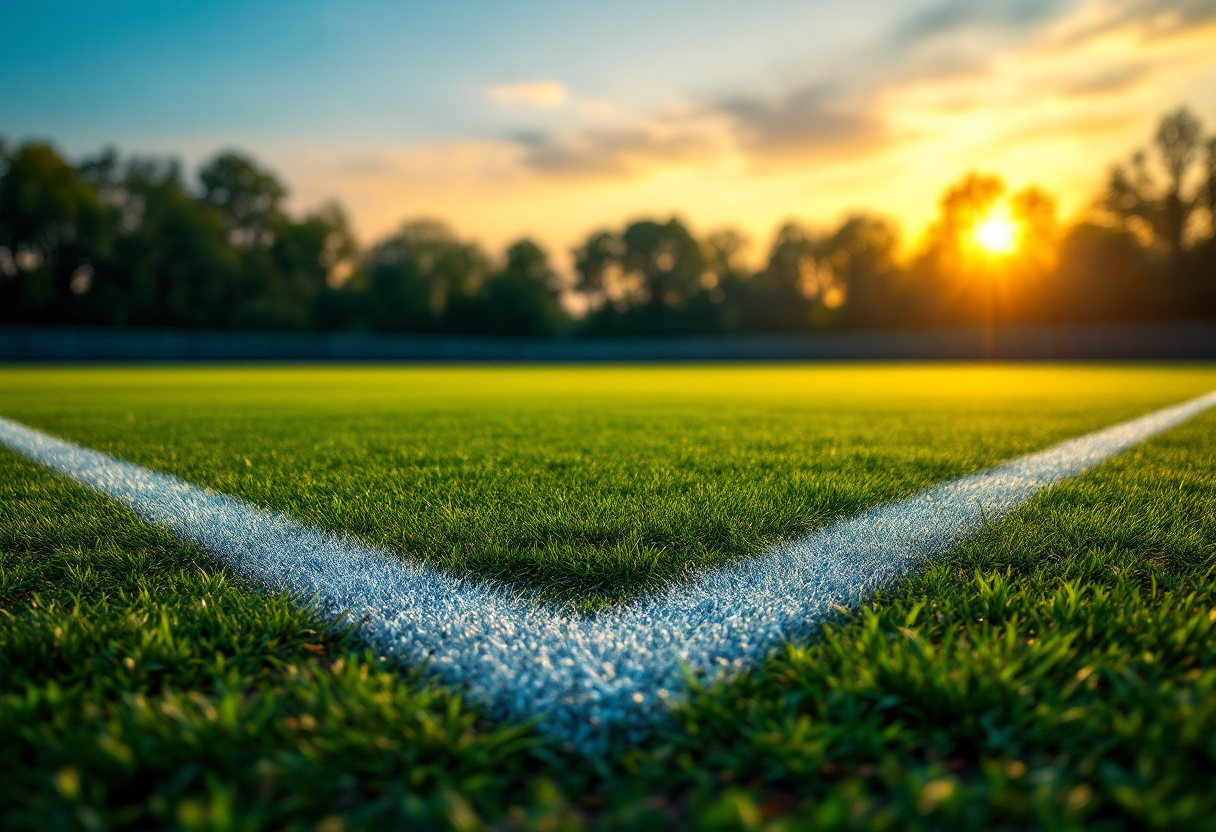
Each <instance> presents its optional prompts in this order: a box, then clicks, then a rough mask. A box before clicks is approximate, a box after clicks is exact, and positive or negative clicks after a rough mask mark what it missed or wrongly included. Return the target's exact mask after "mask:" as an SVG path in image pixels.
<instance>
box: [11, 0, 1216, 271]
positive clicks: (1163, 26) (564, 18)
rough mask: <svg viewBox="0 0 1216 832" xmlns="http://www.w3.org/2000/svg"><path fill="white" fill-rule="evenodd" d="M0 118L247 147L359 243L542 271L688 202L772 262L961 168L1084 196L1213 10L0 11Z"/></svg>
mask: <svg viewBox="0 0 1216 832" xmlns="http://www.w3.org/2000/svg"><path fill="white" fill-rule="evenodd" d="M0 19H2V20H3V21H4V28H5V30H6V34H5V37H4V39H3V40H4V44H3V48H0V136H3V137H5V138H6V139H7V140H8V141H9V142H19V141H22V140H26V139H35V138H37V139H49V140H50V141H52V142H53V143H54V144H55V145H56V146H57V147H59V148H60V149H61V150H62V151H63V152H65V153H67V154H68V155H69V156H70V157H71V158H73V159H79V158H82V157H84V156H86V155H88V154H91V153H94V152H96V151H98V150H99V149H101V148H102V147H105V146H114V147H116V148H118V149H119V150H120V151H122V152H123V153H140V154H155V155H173V156H176V157H179V158H181V159H183V160H184V161H185V162H186V163H187V165H188V166H190V167H191V168H193V167H194V166H197V165H198V164H199V163H200V162H202V161H204V160H205V159H207V158H208V157H209V156H210V155H212V154H214V153H215V152H217V151H219V150H221V149H239V150H241V151H243V152H246V153H250V154H252V155H253V156H255V157H256V158H257V159H258V160H259V161H260V162H261V163H262V164H263V165H265V166H266V167H268V168H270V169H271V170H273V171H274V172H275V173H276V175H278V176H279V177H280V178H281V179H282V180H283V181H284V182H285V183H286V184H287V186H288V189H289V191H290V203H289V205H290V207H291V208H292V209H293V210H296V211H304V210H308V209H312V208H316V207H318V206H320V205H321V204H323V203H324V202H326V201H327V200H331V199H332V200H337V201H338V202H339V203H340V204H341V205H342V206H343V207H344V208H345V210H346V211H347V213H348V215H349V216H350V218H351V221H352V223H353V225H354V228H355V230H356V232H357V235H358V237H359V238H360V240H361V241H362V242H364V243H370V242H373V241H374V240H375V239H376V238H378V237H381V236H383V235H385V234H387V233H390V232H391V231H392V230H393V229H394V228H395V227H397V226H398V225H400V224H401V222H403V221H404V220H407V219H415V218H421V217H427V218H438V219H442V220H444V221H445V222H447V223H448V224H449V225H450V226H452V227H453V228H454V229H455V230H456V231H457V233H459V234H460V235H462V236H465V237H469V238H474V239H477V240H479V241H481V242H482V243H484V244H486V245H487V246H489V247H490V248H491V250H496V249H499V248H501V247H502V246H503V245H504V244H506V243H508V242H509V241H511V240H513V239H516V238H518V237H520V236H524V235H527V236H531V237H533V238H534V239H537V240H538V241H540V242H541V243H542V244H544V245H546V246H547V247H548V248H549V249H550V250H551V251H552V252H553V253H554V254H555V256H556V258H557V260H558V262H559V263H564V262H567V257H568V253H569V250H570V248H571V247H572V246H574V245H576V244H577V243H578V242H579V241H580V240H582V239H583V238H585V237H586V235H587V234H588V233H589V232H591V231H594V230H597V229H600V228H604V227H620V226H622V225H623V224H624V223H625V222H627V221H629V220H632V219H637V218H640V217H659V218H665V217H667V216H669V215H672V214H674V215H678V216H679V217H681V218H682V219H683V220H684V221H686V222H687V223H689V224H690V226H691V227H692V228H693V230H694V232H696V233H707V232H709V231H712V230H714V229H717V228H720V227H723V226H732V227H735V228H738V229H741V230H742V231H743V232H744V233H745V234H746V235H748V236H749V237H750V238H751V239H752V240H753V241H754V245H753V256H759V255H762V254H763V252H764V250H765V248H766V247H767V245H768V242H769V240H770V239H771V236H772V233H773V231H774V230H775V228H776V227H777V226H778V225H779V224H780V223H782V222H784V221H787V220H791V219H792V220H796V221H800V222H803V223H805V224H808V225H810V226H812V227H820V228H826V227H829V226H830V225H831V224H833V223H835V222H838V221H839V220H840V219H841V218H842V217H843V216H845V215H847V214H848V213H850V212H854V211H858V210H867V211H870V212H874V213H878V214H881V215H884V216H886V217H889V218H890V219H892V220H894V221H896V222H897V223H898V224H899V225H900V227H901V228H902V229H903V232H904V235H905V239H907V240H908V241H910V242H914V241H915V239H916V237H917V235H919V234H920V233H921V231H922V230H923V228H924V226H925V224H926V223H927V222H928V221H930V220H931V219H932V217H933V215H934V213H935V211H936V206H937V202H938V199H939V197H940V195H941V193H942V191H943V190H944V189H945V188H946V187H947V186H949V185H950V184H951V183H952V182H954V181H956V180H958V179H959V178H960V177H961V176H962V175H963V174H965V173H966V172H968V171H972V170H975V171H981V172H986V173H994V174H997V175H1000V176H1002V177H1004V178H1005V179H1006V181H1007V182H1009V184H1010V185H1011V186H1012V187H1014V188H1018V187H1022V186H1025V185H1029V184H1037V185H1039V186H1041V187H1043V188H1045V189H1046V190H1047V191H1049V192H1051V193H1052V194H1054V195H1055V196H1056V197H1057V199H1058V200H1059V203H1060V208H1061V212H1062V214H1063V216H1064V217H1065V218H1068V217H1072V216H1077V215H1079V214H1080V213H1082V212H1083V211H1084V210H1085V209H1086V208H1087V206H1088V205H1089V204H1091V203H1092V200H1093V198H1094V196H1095V195H1096V193H1097V192H1098V190H1099V189H1100V188H1101V185H1102V183H1103V181H1104V179H1105V176H1106V171H1107V168H1108V166H1109V164H1110V163H1111V162H1114V161H1118V160H1121V159H1124V158H1126V157H1127V156H1128V155H1129V154H1130V153H1131V152H1132V151H1133V150H1135V149H1136V148H1138V147H1141V146H1144V145H1146V144H1148V143H1149V142H1150V141H1151V137H1152V133H1153V130H1154V127H1155V124H1156V122H1157V121H1158V120H1159V118H1160V117H1161V116H1162V115H1164V114H1165V113H1167V112H1169V111H1172V110H1174V109H1176V108H1177V107H1179V106H1181V105H1183V104H1186V105H1188V106H1190V107H1191V108H1192V110H1194V111H1195V112H1196V113H1197V114H1198V115H1200V116H1201V117H1202V118H1203V119H1204V120H1205V122H1206V124H1207V126H1208V129H1209V131H1216V0H901V2H896V0H822V1H821V2H801V3H794V2H787V0H748V2H734V3H726V2H721V1H720V0H698V2H684V0H649V2H635V0H616V2H608V0H604V1H603V2H597V3H592V2H584V0H563V1H562V2H549V0H515V2H511V3H506V2H499V3H491V2H483V1H481V0H443V2H430V0H399V1H398V2H392V3H390V2H370V1H369V0H345V2H319V0H290V2H286V1H283V0H242V2H227V1H226V0H215V1H214V2H202V1H201V0H173V2H170V1H169V0H165V1H164V2H158V3H153V2H133V0H108V1H107V2H62V0H35V1H30V2H27V0H0Z"/></svg>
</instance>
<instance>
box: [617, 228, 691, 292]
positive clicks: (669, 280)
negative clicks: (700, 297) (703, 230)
mask: <svg viewBox="0 0 1216 832" xmlns="http://www.w3.org/2000/svg"><path fill="white" fill-rule="evenodd" d="M621 242H622V244H623V251H622V253H621V270H622V272H623V273H624V275H625V280H626V281H627V282H631V283H632V284H633V285H636V287H637V289H636V292H635V298H636V301H637V302H641V303H645V304H647V305H648V306H649V307H650V308H651V309H652V310H655V311H656V312H661V311H662V310H665V309H674V308H676V307H679V306H682V305H683V304H684V303H685V302H687V301H688V299H689V298H691V297H692V296H693V295H694V294H696V292H697V291H699V290H700V288H701V275H703V274H704V273H705V271H706V269H707V268H708V266H709V263H708V261H707V260H706V258H705V253H704V252H703V251H702V250H701V246H700V244H699V243H698V242H697V241H696V239H695V238H694V237H693V236H692V234H691V233H690V232H689V231H688V229H687V228H685V227H684V225H683V224H682V223H681V222H680V221H679V220H677V219H676V218H674V217H673V218H671V219H670V220H668V221H667V222H666V223H657V222H654V221H652V220H642V221H639V222H635V223H631V224H630V225H629V227H628V228H626V229H625V233H624V234H622V235H621ZM630 278H633V280H632V281H631V280H630Z"/></svg>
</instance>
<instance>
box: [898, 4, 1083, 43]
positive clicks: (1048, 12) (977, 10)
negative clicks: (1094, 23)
mask: <svg viewBox="0 0 1216 832" xmlns="http://www.w3.org/2000/svg"><path fill="white" fill-rule="evenodd" d="M1070 6H1072V4H1071V3H1069V2H1067V0H947V2H945V3H939V4H938V5H936V6H933V7H930V8H927V9H924V10H922V11H919V12H917V13H916V14H914V15H912V16H910V17H908V18H907V19H905V20H904V21H903V22H902V23H900V24H898V25H897V26H896V27H895V29H894V31H893V32H892V34H891V42H892V44H893V45H895V46H897V47H898V48H901V49H904V50H910V49H914V48H916V47H917V46H920V45H921V44H923V43H925V42H927V41H931V40H934V39H937V38H940V37H942V36H944V35H951V34H957V33H959V32H962V31H965V30H974V29H977V28H1000V29H1001V30H1003V31H1006V32H1009V31H1018V30H1026V29H1032V28H1034V27H1037V26H1039V25H1040V24H1042V23H1044V22H1047V21H1050V20H1054V19H1057V18H1058V17H1060V16H1061V15H1062V14H1063V13H1064V12H1066V11H1068V9H1069V7H1070Z"/></svg>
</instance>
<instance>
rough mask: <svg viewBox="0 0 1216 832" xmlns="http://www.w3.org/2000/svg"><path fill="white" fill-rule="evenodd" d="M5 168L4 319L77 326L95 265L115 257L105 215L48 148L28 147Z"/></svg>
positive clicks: (0, 219) (1, 232)
mask: <svg viewBox="0 0 1216 832" xmlns="http://www.w3.org/2000/svg"><path fill="white" fill-rule="evenodd" d="M3 161H4V165H3V175H2V176H0V314H2V315H3V316H4V318H5V319H8V320H22V321H29V322H39V323H41V322H46V323H50V322H57V321H61V320H64V319H70V318H71V310H72V308H73V299H74V296H75V294H76V293H78V290H80V289H82V288H83V289H86V290H87V288H88V284H91V281H92V274H93V268H94V263H95V262H96V261H97V260H99V259H100V258H102V257H105V256H106V255H107V254H108V252H109V249H110V245H111V229H110V227H109V224H108V223H107V217H106V211H105V207H104V206H103V204H102V202H101V200H100V199H99V197H98V195H97V191H96V189H95V188H93V187H92V186H91V185H90V184H89V183H88V182H86V181H84V180H82V179H81V178H80V176H78V175H77V172H76V170H75V168H73V167H72V166H71V165H70V164H68V162H67V161H65V160H64V159H63V158H62V157H61V156H59V154H58V153H57V152H56V151H55V149H54V148H53V147H51V146H50V145H48V144H41V143H37V142H31V143H28V144H24V145H22V146H21V147H20V148H18V149H17V151H16V152H15V153H12V154H11V155H10V154H5V155H4V157H3ZM74 279H75V280H76V282H75V283H73V280H74Z"/></svg>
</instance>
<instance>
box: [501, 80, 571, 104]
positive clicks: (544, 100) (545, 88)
mask: <svg viewBox="0 0 1216 832" xmlns="http://www.w3.org/2000/svg"><path fill="white" fill-rule="evenodd" d="M486 94H487V95H489V96H490V98H491V99H492V100H494V101H497V102H498V103H500V104H524V105H526V106H529V107H537V108H539V109H542V110H552V109H555V108H557V107H561V106H562V105H564V104H565V103H566V101H567V99H569V97H570V96H569V94H568V93H567V92H566V88H565V87H564V86H563V85H561V84H559V83H558V82H557V81H525V82H522V83H518V84H496V85H495V86H492V87H489V88H488V89H487V90H486Z"/></svg>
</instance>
